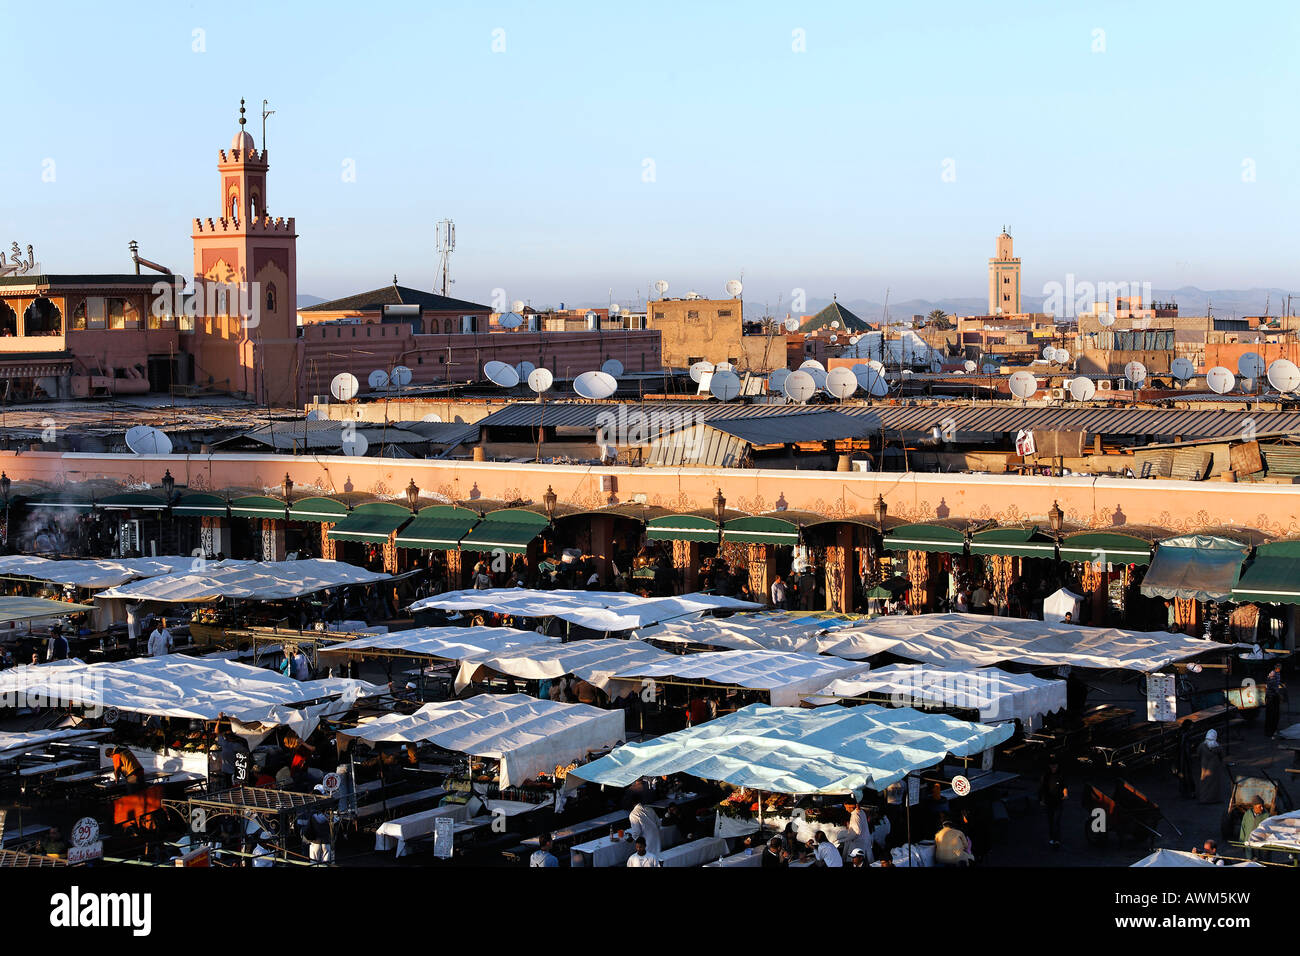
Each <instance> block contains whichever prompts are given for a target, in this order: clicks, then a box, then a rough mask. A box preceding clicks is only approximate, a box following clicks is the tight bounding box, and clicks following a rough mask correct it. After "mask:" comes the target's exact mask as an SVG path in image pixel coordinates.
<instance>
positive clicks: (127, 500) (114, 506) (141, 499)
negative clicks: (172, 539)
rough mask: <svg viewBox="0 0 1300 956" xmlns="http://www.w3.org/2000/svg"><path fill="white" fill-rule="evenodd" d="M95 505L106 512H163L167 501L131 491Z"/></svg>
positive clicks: (99, 501)
mask: <svg viewBox="0 0 1300 956" xmlns="http://www.w3.org/2000/svg"><path fill="white" fill-rule="evenodd" d="M95 504H96V506H98V507H100V508H104V509H106V510H108V511H126V510H129V509H132V508H134V509H136V510H141V511H163V510H165V509H166V508H167V499H166V498H164V497H163V496H162V495H156V494H153V493H151V492H147V491H131V492H127V493H126V494H121V495H109V496H108V497H106V498H100V499H99V500H98V501H96V502H95ZM223 504H224V502H223Z"/></svg>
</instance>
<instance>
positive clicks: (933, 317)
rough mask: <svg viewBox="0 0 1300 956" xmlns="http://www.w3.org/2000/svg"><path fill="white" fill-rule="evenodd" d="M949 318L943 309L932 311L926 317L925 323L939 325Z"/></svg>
mask: <svg viewBox="0 0 1300 956" xmlns="http://www.w3.org/2000/svg"><path fill="white" fill-rule="evenodd" d="M947 318H948V313H947V312H945V311H943V309H931V310H930V313H929V314H928V315H927V316H926V317H925V323H926V325H938V324H939V322H940V321H942V320H946V319H947Z"/></svg>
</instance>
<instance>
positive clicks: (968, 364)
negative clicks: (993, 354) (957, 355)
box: [961, 359, 979, 372]
mask: <svg viewBox="0 0 1300 956" xmlns="http://www.w3.org/2000/svg"><path fill="white" fill-rule="evenodd" d="M961 367H962V368H964V369H965V370H966V371H968V372H973V371H975V369H977V368H978V367H979V366H977V365H976V364H975V362H974V360H973V359H967V360H966V361H964V362H962V363H961Z"/></svg>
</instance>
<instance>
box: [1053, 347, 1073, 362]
mask: <svg viewBox="0 0 1300 956" xmlns="http://www.w3.org/2000/svg"><path fill="white" fill-rule="evenodd" d="M1056 360H1057V361H1058V362H1060V363H1061V364H1062V365H1065V364H1066V363H1067V362H1069V361H1070V350H1069V349H1057V350H1056Z"/></svg>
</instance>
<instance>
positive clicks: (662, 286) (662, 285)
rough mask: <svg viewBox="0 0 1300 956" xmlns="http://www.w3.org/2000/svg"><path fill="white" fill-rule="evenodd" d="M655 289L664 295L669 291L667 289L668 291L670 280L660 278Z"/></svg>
mask: <svg viewBox="0 0 1300 956" xmlns="http://www.w3.org/2000/svg"><path fill="white" fill-rule="evenodd" d="M655 291H656V292H658V293H659V294H660V295H663V294H664V293H665V292H667V291H668V280H667V279H659V280H658V281H657V282H655Z"/></svg>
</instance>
